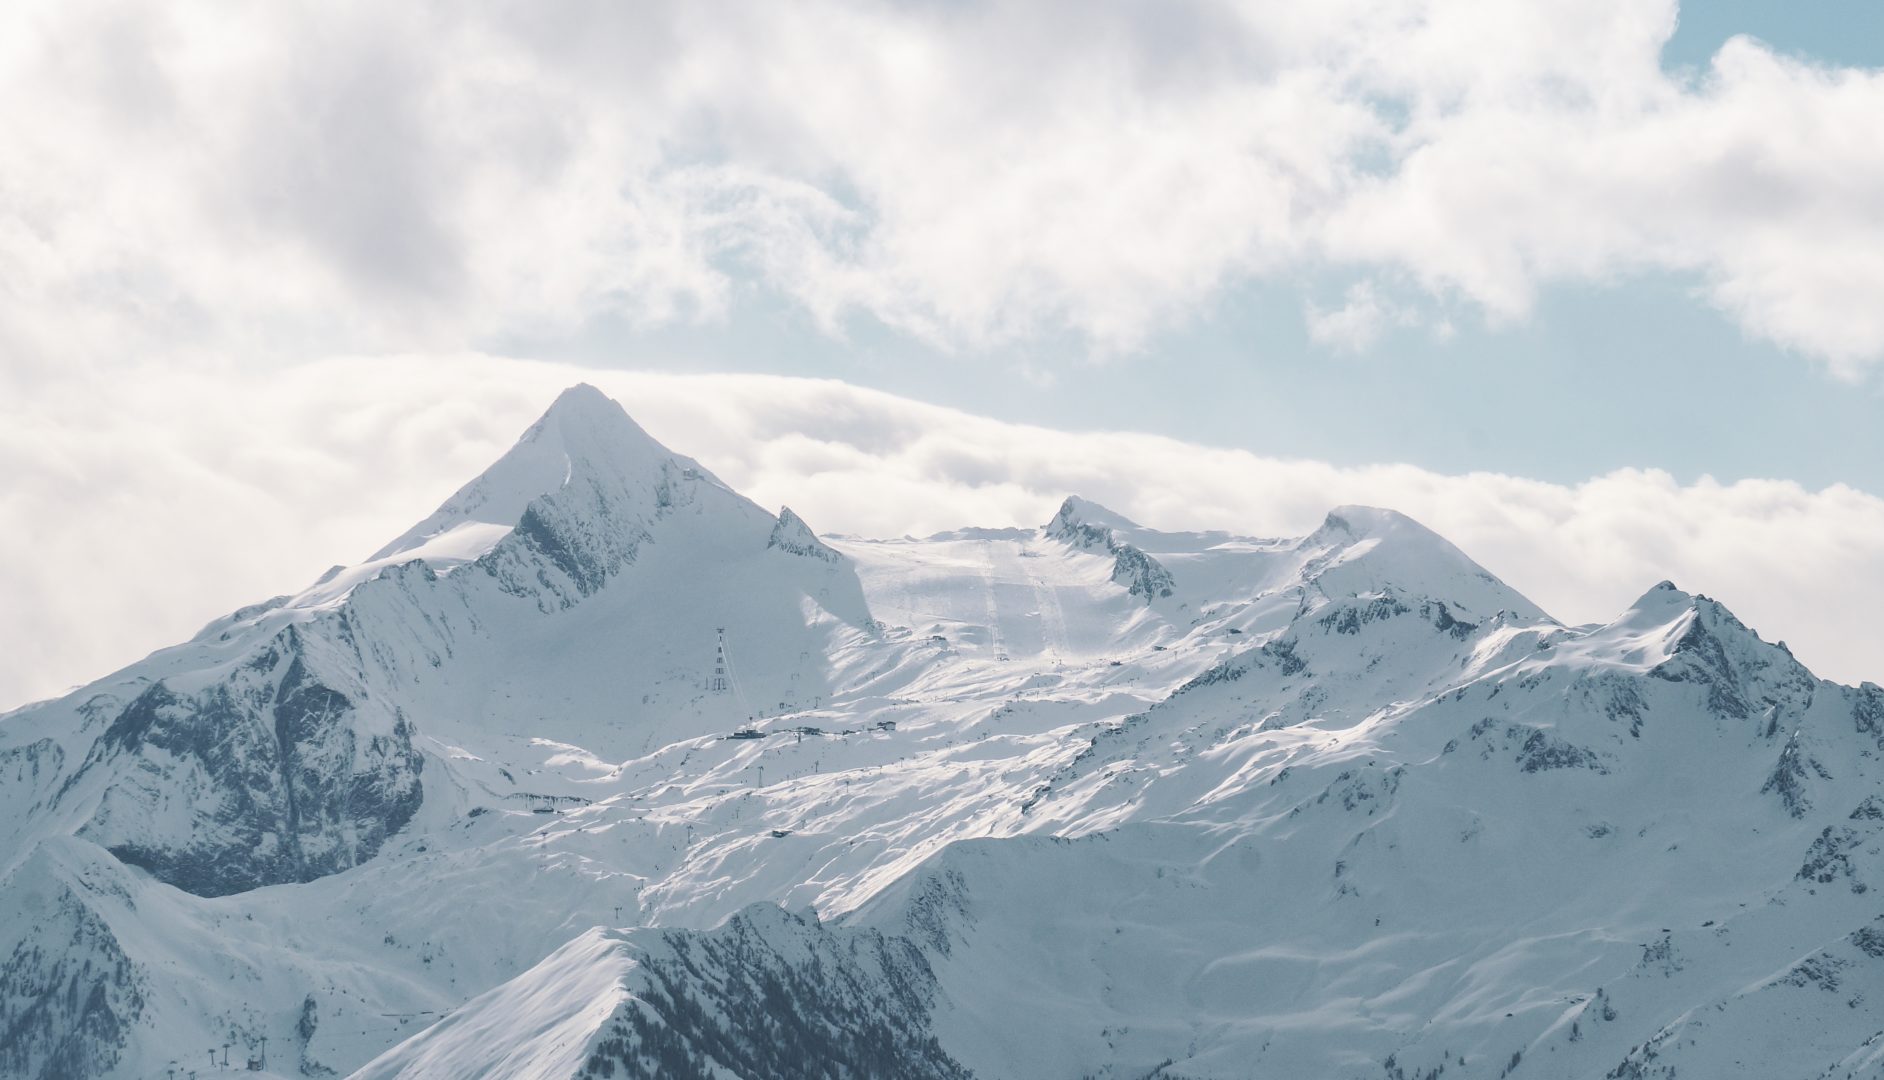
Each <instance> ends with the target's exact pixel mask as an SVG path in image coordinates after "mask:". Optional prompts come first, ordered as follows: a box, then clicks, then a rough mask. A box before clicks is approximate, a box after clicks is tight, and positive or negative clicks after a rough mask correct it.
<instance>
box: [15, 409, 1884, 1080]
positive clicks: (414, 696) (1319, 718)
mask: <svg viewBox="0 0 1884 1080" xmlns="http://www.w3.org/2000/svg"><path fill="white" fill-rule="evenodd" d="M1047 509H1050V508H1043V516H1045V515H1044V511H1045V510H1047ZM722 647H723V651H722ZM1881 834H1884V690H1880V688H1879V687H1877V686H1875V685H1872V684H1868V683H1867V684H1865V685H1864V686H1862V687H1858V688H1851V687H1844V686H1838V685H1835V684H1832V683H1829V682H1825V681H1823V680H1820V679H1818V678H1816V677H1814V676H1813V675H1812V674H1811V673H1810V672H1809V671H1807V670H1806V669H1805V668H1804V667H1803V666H1801V665H1800V664H1799V663H1797V662H1796V661H1795V660H1794V659H1793V658H1792V656H1791V655H1790V654H1789V653H1788V652H1787V651H1786V649H1785V646H1784V645H1783V644H1769V643H1767V642H1764V641H1762V640H1761V639H1760V638H1759V637H1758V636H1757V635H1756V634H1755V633H1754V632H1753V631H1751V630H1749V629H1748V628H1747V627H1745V626H1744V625H1742V624H1741V623H1740V622H1738V621H1737V620H1736V619H1735V618H1734V617H1733V615H1732V614H1731V613H1730V612H1729V611H1728V610H1727V609H1726V608H1725V607H1723V606H1722V605H1720V604H1719V603H1717V602H1715V601H1713V600H1709V599H1707V598H1705V597H1698V596H1692V595H1689V594H1687V593H1684V592H1682V591H1680V590H1679V589H1677V588H1676V587H1674V586H1673V585H1670V584H1667V583H1663V584H1661V585H1658V586H1655V587H1654V588H1651V589H1649V590H1648V591H1647V592H1646V593H1645V594H1644V595H1643V596H1642V598H1641V600H1640V601H1638V602H1637V603H1636V604H1635V605H1634V606H1633V607H1631V609H1630V610H1629V611H1627V612H1624V613H1623V614H1622V615H1621V616H1620V617H1618V618H1617V619H1616V620H1615V621H1614V622H1612V623H1609V624H1607V625H1602V626H1582V627H1570V626H1564V625H1561V624H1559V623H1558V622H1556V621H1555V620H1553V619H1551V618H1550V617H1549V616H1548V615H1546V614H1545V613H1544V612H1542V611H1540V610H1539V609H1538V608H1537V607H1536V606H1535V605H1534V604H1532V603H1530V602H1529V601H1528V600H1526V599H1525V598H1524V597H1523V596H1521V595H1519V594H1518V593H1516V592H1515V591H1513V590H1512V589H1510V588H1509V587H1508V586H1506V585H1504V584H1503V583H1502V582H1500V581H1498V580H1497V579H1496V578H1495V577H1493V576H1492V575H1490V574H1489V573H1487V572H1486V571H1484V570H1483V569H1482V568H1480V567H1479V566H1477V565H1476V564H1475V563H1473V562H1472V561H1471V560H1470V559H1469V558H1468V557H1467V556H1466V555H1464V554H1463V553H1461V552H1460V551H1459V550H1458V549H1456V548H1454V547H1453V546H1452V545H1450V544H1448V543H1447V542H1445V541H1444V540H1443V539H1441V538H1440V537H1438V536H1435V535H1434V534H1432V533H1431V532H1429V531H1427V530H1426V529H1424V528H1422V527H1421V526H1419V525H1418V524H1416V523H1414V522H1412V521H1411V520H1409V519H1407V518H1405V517H1402V516H1400V515H1397V514H1394V513H1392V512H1390V511H1384V510H1374V509H1367V508H1360V507H1343V508H1339V509H1337V510H1335V511H1333V512H1331V513H1330V514H1329V515H1328V517H1327V519H1326V521H1325V522H1324V523H1323V525H1322V526H1321V527H1320V528H1319V529H1317V530H1316V531H1315V532H1313V533H1312V534H1310V535H1308V536H1306V537H1300V538H1283V539H1257V538H1249V537H1240V536H1231V535H1227V534H1218V533H1171V532H1160V531H1157V530H1155V529H1151V528H1147V527H1144V526H1141V525H1139V524H1136V523H1134V522H1132V521H1129V520H1127V519H1125V518H1124V517H1122V516H1120V515H1118V514H1116V513H1113V512H1111V511H1108V510H1106V509H1105V508H1103V507H1100V506H1097V505H1095V504H1093V503H1091V502H1088V501H1085V500H1083V499H1079V498H1077V497H1073V498H1068V499H1067V500H1066V502H1065V503H1064V504H1063V505H1062V506H1060V507H1059V508H1058V510H1057V512H1055V513H1052V515H1051V517H1050V519H1049V520H1048V521H1047V522H1046V524H1044V525H1043V526H1042V527H1041V528H1039V529H1033V530H1015V529H996V530H990V529H964V530H961V531H958V532H953V533H945V534H941V535H937V536H932V537H929V538H926V539H922V540H914V539H902V540H889V541H873V540H855V539H842V538H835V537H829V536H826V537H820V536H819V535H818V534H817V533H816V532H815V531H814V530H813V529H812V527H811V526H810V525H809V524H807V523H806V522H805V521H804V520H802V519H801V518H799V517H798V516H797V515H795V514H793V513H791V512H790V511H789V510H781V511H780V513H778V514H777V515H773V514H771V513H768V512H766V511H765V510H763V509H761V508H760V507H758V506H756V505H754V504H753V503H751V502H750V501H748V500H746V499H745V498H743V497H741V496H740V495H739V494H737V493H736V492H734V491H732V490H731V489H729V488H728V487H727V486H726V485H724V484H722V483H721V482H720V481H718V480H717V479H716V478H714V477H713V476H712V474H711V473H710V472H708V471H707V470H706V469H704V468H702V467H701V466H700V465H699V464H698V463H697V462H694V461H692V460H690V459H687V458H685V457H681V456H679V455H676V454H674V453H672V452H670V451H669V450H667V449H666V448H664V447H662V446H660V445H659V444H658V443H656V442H655V441H654V440H652V439H651V438H649V437H648V436H647V435H646V433H645V432H643V431H642V430H641V429H640V428H638V427H637V426H635V424H634V423H633V422H632V421H631V420H630V419H629V418H628V416H627V415H626V414H625V413H624V412H623V411H622V410H621V409H620V408H619V407H618V406H617V405H615V404H614V403H613V402H611V401H609V400H608V399H606V398H605V397H603V396H602V395H601V394H599V393H598V392H596V391H595V390H593V389H590V388H588V387H576V388H574V389H572V390H570V391H568V392H566V393H565V394H564V395H563V396H562V397H561V398H559V399H558V400H557V402H556V403H555V404H554V405H553V406H552V407H551V409H550V410H549V412H548V413H547V414H545V416H544V417H543V418H542V420H540V421H539V422H538V423H537V424H536V425H535V426H533V427H532V428H531V429H530V430H529V431H528V432H526V433H525V434H524V436H523V438H522V440H521V441H520V442H519V443H518V444H517V446H516V447H515V448H514V449H512V450H511V451H510V452H509V453H508V454H506V455H505V456H504V457H503V458H502V459H500V460H499V461H498V462H497V463H496V464H494V465H493V466H492V467H491V468H490V469H489V470H488V471H486V472H485V473H484V474H483V475H482V476H480V477H478V478H477V479H475V480H473V481H472V482H471V483H470V484H467V485H466V486H465V487H464V488H463V489H461V490H460V491H459V492H458V493H457V494H456V495H454V496H453V497H452V498H451V499H449V500H447V501H446V503H445V504H444V505H443V506H441V507H440V508H439V509H438V510H437V511H436V512H435V513H433V514H432V515H431V516H430V517H427V518H426V519H425V520H423V521H421V522H420V523H419V524H418V525H416V526H414V527H413V528H412V529H411V530H409V531H407V532H406V533H405V534H403V535H402V536H400V537H399V538H397V539H395V540H393V541H392V542H391V543H389V544H387V545H386V546H385V547H384V548H383V549H381V550H380V551H379V552H376V553H375V554H374V555H373V556H372V557H371V558H369V559H367V560H366V561H364V562H362V563H359V564H357V565H353V566H346V567H336V568H335V569H334V570H332V571H330V572H329V573H328V574H326V575H324V576H323V577H322V578H321V579H320V580H319V581H317V582H315V583H314V584H313V585H311V586H309V588H307V589H306V590H305V591H303V592H301V593H300V594H298V595H294V596H286V597H277V598H275V599H273V600H269V601H267V602H265V603H261V604H257V605H254V606H252V607H249V608H245V609H243V610H241V611H238V612H235V613H233V614H232V615H230V616H228V617H226V618H223V619H220V620H217V621H216V622H214V623H212V624H211V625H210V626H208V627H205V628H204V630H203V631H202V632H201V633H199V634H198V635H197V636H196V637H195V638H194V639H192V640H191V641H188V642H185V643H183V644H180V645H177V646H175V647H173V648H170V649H166V650H163V651H161V652H158V653H156V654H154V655H152V656H151V657H149V658H147V659H146V660H144V661H142V662H140V663H138V664H135V665H132V666H131V667H129V668H127V669H125V670H123V671H121V672H118V673H116V674H113V675H111V676H108V677H106V678H105V679H102V680H100V681H99V682H97V683H94V684H93V685H91V686H88V687H85V688H83V689H81V690H78V691H76V692H74V693H72V694H69V695H67V696H66V697H64V698H60V699H58V700H54V701H48V702H42V703H39V704H36V705H31V706H28V707H26V708H24V709H20V710H16V711H14V712H12V713H9V714H6V715H5V716H3V717H0V1075H4V1076H20V1077H79V1076H111V1077H148V1076H163V1075H166V1074H167V1073H168V1072H169V1071H170V1070H171V1069H173V1068H174V1069H175V1070H177V1071H176V1075H178V1076H182V1075H186V1074H187V1072H188V1071H189V1070H195V1071H196V1072H197V1074H198V1075H199V1076H202V1075H207V1074H208V1073H209V1072H211V1071H212V1070H215V1069H220V1068H222V1067H223V1066H222V1065H221V1062H222V1061H223V1060H224V1055H225V1054H227V1058H228V1061H229V1063H230V1064H229V1066H228V1067H229V1068H239V1067H242V1066H245V1065H247V1064H248V1063H249V1062H250V1061H251V1060H252V1061H254V1062H255V1064H256V1066H257V1068H259V1069H260V1070H261V1071H263V1072H264V1073H266V1074H272V1075H276V1076H338V1075H358V1076H360V1077H363V1078H365V1077H370V1078H390V1077H452V1076H490V1077H512V1076H527V1077H544V1078H556V1080H560V1078H565V1077H570V1078H573V1077H614V1076H655V1075H658V1076H664V1077H691V1076H700V1077H721V1078H723V1077H729V1076H737V1077H750V1078H758V1077H775V1076H779V1077H784V1076H824V1077H871V1076H908V1077H950V1078H955V1077H966V1076H970V1075H972V1076H977V1077H984V1078H1020V1077H1066V1078H1068V1080H1072V1078H1079V1077H1088V1076H1097V1077H1120V1078H1124V1077H1153V1076H1155V1077H1163V1078H1178V1077H1213V1078H1232V1077H1239V1078H1240V1077H1259V1076H1288V1077H1355V1078H1384V1080H1408V1078H1415V1077H1418V1078H1433V1077H1438V1076H1442V1075H1443V1076H1445V1077H1487V1078H1491V1077H1505V1076H1511V1077H1591V1078H1594V1077H1615V1078H1622V1077H1631V1078H1633V1077H1650V1076H1655V1077H1674V1076H1677V1075H1680V1076H1686V1077H1715V1076H1758V1077H1800V1078H1807V1077H1813V1078H1816V1077H1845V1076H1878V1075H1884V1019H1880V1016H1879V1013H1878V1009H1877V1005H1878V1003H1880V1002H1884V919H1880V915H1879V912H1880V910H1884V909H1880V908H1879V906H1878V901H1877V899H1876V898H1875V897H1874V896H1873V895H1872V894H1871V892H1870V890H1871V888H1872V886H1874V885H1880V884H1884V859H1881V858H1880V847H1881V845H1884V835H1881ZM212 1048H214V1050H213V1051H212Z"/></svg>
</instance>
